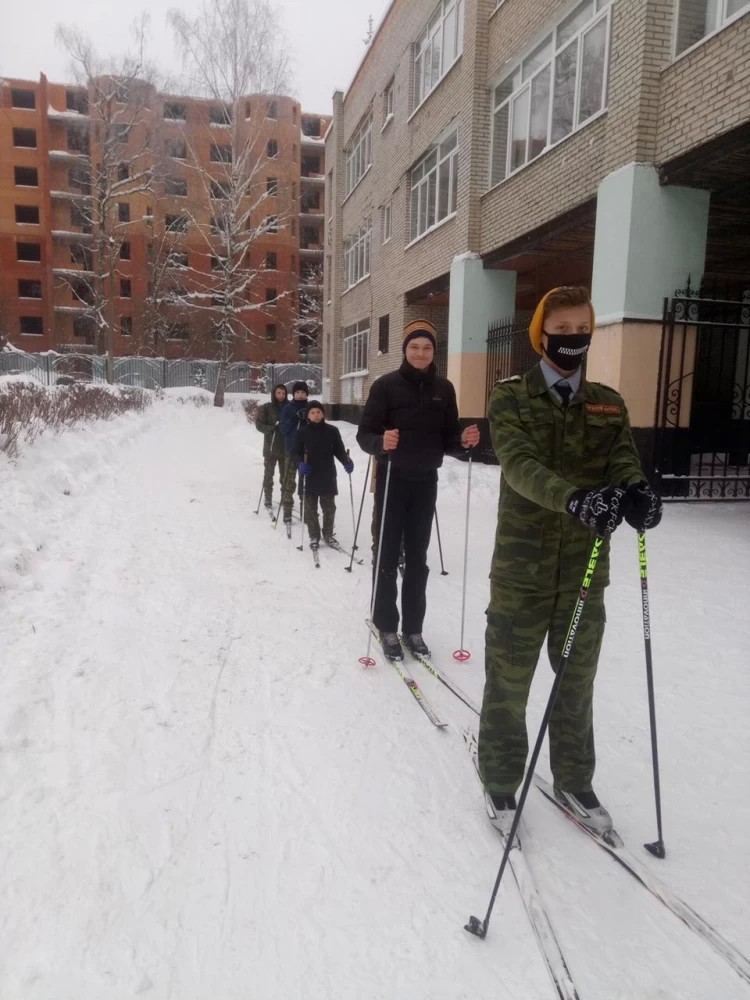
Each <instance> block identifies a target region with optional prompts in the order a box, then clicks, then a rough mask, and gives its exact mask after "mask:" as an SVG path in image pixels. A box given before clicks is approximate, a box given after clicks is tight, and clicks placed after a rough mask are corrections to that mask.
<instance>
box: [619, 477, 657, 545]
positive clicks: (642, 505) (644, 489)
mask: <svg viewBox="0 0 750 1000" xmlns="http://www.w3.org/2000/svg"><path fill="white" fill-rule="evenodd" d="M625 492H626V494H627V498H628V501H627V505H628V509H627V511H626V513H625V520H626V521H627V522H628V524H629V525H630V527H631V528H635V530H636V531H637V532H639V533H640V532H642V531H648V529H649V528H655V527H656V526H657V524H658V523H659V521H661V497H660V496H659V494H658V493H654V491H653V490H652V489H651V487H650V486H649V485H648V483H647V482H646V481H645V480H644V481H643V482H640V483H633V485H632V486H628V488H627V489H626V491H625Z"/></svg>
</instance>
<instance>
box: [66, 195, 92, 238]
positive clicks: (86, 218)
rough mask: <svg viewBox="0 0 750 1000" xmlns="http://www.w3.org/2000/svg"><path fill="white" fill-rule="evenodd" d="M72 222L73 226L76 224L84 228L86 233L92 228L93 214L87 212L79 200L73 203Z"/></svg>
mask: <svg viewBox="0 0 750 1000" xmlns="http://www.w3.org/2000/svg"><path fill="white" fill-rule="evenodd" d="M70 224H71V226H75V228H76V229H80V230H82V231H83V232H84V233H90V232H91V230H92V225H91V216H90V214H88V213H87V211H86V209H85V208H84V206H83V205H82V204H81V203H80V202H78V201H74V202H72V203H71V206H70Z"/></svg>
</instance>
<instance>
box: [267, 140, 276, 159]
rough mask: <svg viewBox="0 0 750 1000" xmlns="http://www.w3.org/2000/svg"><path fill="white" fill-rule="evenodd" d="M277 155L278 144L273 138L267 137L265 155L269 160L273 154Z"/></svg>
mask: <svg viewBox="0 0 750 1000" xmlns="http://www.w3.org/2000/svg"><path fill="white" fill-rule="evenodd" d="M278 155H279V144H278V142H277V141H276V140H275V139H269V140H268V142H267V143H266V156H267V157H268V159H269V160H272V159H273V158H274V157H275V156H278Z"/></svg>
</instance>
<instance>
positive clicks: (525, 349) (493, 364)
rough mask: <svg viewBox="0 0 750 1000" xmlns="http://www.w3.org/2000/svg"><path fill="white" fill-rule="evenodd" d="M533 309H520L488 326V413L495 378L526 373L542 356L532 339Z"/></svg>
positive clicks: (486, 396) (486, 400) (486, 394)
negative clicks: (525, 310) (521, 310)
mask: <svg viewBox="0 0 750 1000" xmlns="http://www.w3.org/2000/svg"><path fill="white" fill-rule="evenodd" d="M530 318H531V313H517V314H516V315H515V316H509V317H507V318H506V319H501V320H498V322H496V323H491V324H490V326H489V328H488V330H487V385H486V390H487V391H486V392H485V413H486V408H487V405H488V404H489V399H490V393H491V392H492V387H493V385H494V384H495V382H497V381H499V380H500V379H504V378H510V376H511V375H523V374H525V373H526V372H527V371H529V369H530V368H532V367H533V366H534V365H535V364H536V362H537V361H538V360H539V357H538V355H537V354H536V352H535V351H534V348H533V347H532V346H531V342H530V341H529V320H530Z"/></svg>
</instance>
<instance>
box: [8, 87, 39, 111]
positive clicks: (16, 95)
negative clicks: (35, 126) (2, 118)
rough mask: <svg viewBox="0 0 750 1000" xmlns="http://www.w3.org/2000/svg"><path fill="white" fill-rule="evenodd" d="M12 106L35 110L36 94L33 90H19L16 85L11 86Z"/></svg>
mask: <svg viewBox="0 0 750 1000" xmlns="http://www.w3.org/2000/svg"><path fill="white" fill-rule="evenodd" d="M10 106H11V107H12V108H26V109H28V110H29V111H33V110H34V108H36V94H35V93H34V91H33V90H17V89H16V88H15V87H11V91H10Z"/></svg>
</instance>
